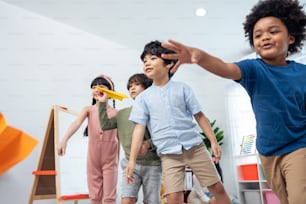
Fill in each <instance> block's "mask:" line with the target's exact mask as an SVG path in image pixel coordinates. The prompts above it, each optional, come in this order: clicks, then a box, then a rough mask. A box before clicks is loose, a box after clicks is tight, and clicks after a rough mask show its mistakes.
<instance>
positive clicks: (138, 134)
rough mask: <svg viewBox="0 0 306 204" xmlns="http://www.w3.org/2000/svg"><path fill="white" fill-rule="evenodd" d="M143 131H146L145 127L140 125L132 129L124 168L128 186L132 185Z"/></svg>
mask: <svg viewBox="0 0 306 204" xmlns="http://www.w3.org/2000/svg"><path fill="white" fill-rule="evenodd" d="M145 130H146V127H145V126H143V125H141V124H136V125H135V127H134V131H133V136H132V145H131V152H130V159H129V163H128V165H127V167H126V170H125V174H126V181H127V183H129V184H131V183H133V171H134V168H135V163H136V158H137V156H138V153H139V150H140V148H141V145H142V142H143V137H144V133H145Z"/></svg>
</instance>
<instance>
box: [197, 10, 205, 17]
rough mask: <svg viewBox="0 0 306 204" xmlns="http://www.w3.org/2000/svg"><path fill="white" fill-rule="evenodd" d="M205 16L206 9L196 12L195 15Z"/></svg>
mask: <svg viewBox="0 0 306 204" xmlns="http://www.w3.org/2000/svg"><path fill="white" fill-rule="evenodd" d="M205 14H206V10H205V9H204V8H198V9H197V10H196V11H195V15H196V16H205Z"/></svg>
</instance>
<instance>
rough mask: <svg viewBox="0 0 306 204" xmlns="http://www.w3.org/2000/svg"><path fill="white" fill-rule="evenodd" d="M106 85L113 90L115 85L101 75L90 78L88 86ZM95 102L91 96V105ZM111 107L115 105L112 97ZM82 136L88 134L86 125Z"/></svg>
mask: <svg viewBox="0 0 306 204" xmlns="http://www.w3.org/2000/svg"><path fill="white" fill-rule="evenodd" d="M99 85H100V86H101V85H103V86H106V87H107V88H108V89H109V90H112V91H115V88H114V87H115V85H114V82H113V81H111V80H110V79H105V78H104V77H103V76H98V77H96V78H95V79H94V80H92V82H91V84H90V88H93V87H95V86H99ZM96 103H97V101H96V100H95V99H94V98H93V99H92V102H91V105H95V104H96ZM113 107H114V108H115V107H116V104H115V100H114V99H113ZM83 135H84V136H88V126H86V128H85V130H84V132H83Z"/></svg>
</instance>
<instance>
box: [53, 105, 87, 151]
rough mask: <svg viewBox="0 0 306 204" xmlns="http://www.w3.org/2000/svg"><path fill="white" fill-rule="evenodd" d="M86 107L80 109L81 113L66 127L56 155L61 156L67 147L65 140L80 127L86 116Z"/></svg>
mask: <svg viewBox="0 0 306 204" xmlns="http://www.w3.org/2000/svg"><path fill="white" fill-rule="evenodd" d="M88 108H89V107H85V108H83V109H82V111H81V113H80V114H79V115H78V117H77V118H76V119H75V120H74V121H73V122H72V123H71V124H70V126H69V127H68V129H67V131H66V133H65V135H64V137H63V139H62V141H61V143H60V145H59V147H58V149H57V153H58V155H60V156H62V155H64V154H65V153H66V147H67V142H68V140H69V139H70V138H71V136H72V135H73V134H74V133H75V132H76V131H77V130H78V129H79V128H80V126H81V125H82V123H83V122H84V120H85V119H86V118H87V116H88V111H89V110H88Z"/></svg>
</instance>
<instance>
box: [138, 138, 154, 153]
mask: <svg viewBox="0 0 306 204" xmlns="http://www.w3.org/2000/svg"><path fill="white" fill-rule="evenodd" d="M150 147H151V145H150V143H149V142H148V141H143V142H142V145H141V147H140V150H139V153H138V155H139V156H145V155H146V154H147V152H148V150H149V149H150Z"/></svg>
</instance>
